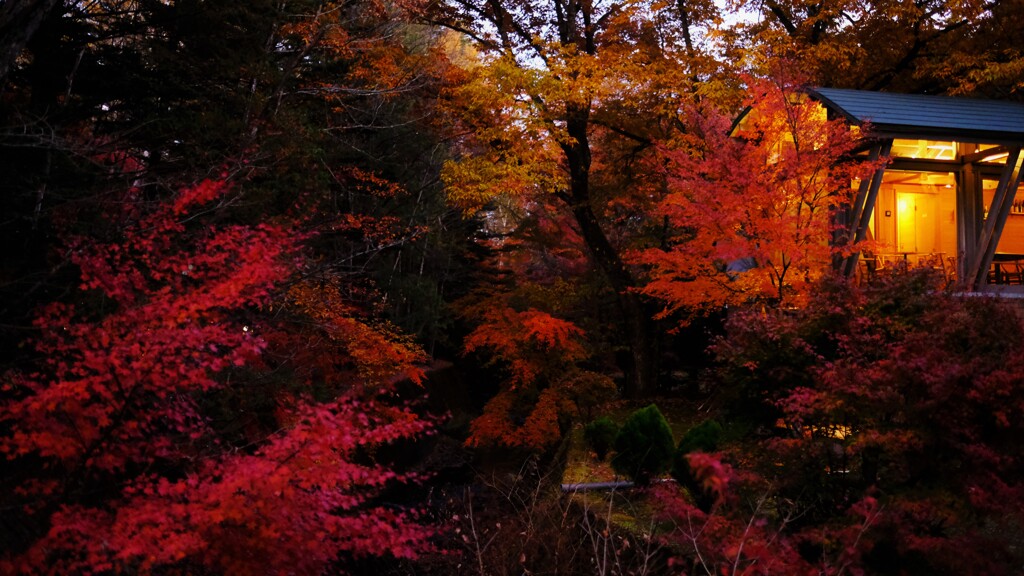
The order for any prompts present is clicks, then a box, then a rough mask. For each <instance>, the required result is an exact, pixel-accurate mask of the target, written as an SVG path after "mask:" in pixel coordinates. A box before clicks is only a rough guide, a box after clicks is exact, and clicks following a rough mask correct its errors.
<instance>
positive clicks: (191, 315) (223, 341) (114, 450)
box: [0, 181, 430, 574]
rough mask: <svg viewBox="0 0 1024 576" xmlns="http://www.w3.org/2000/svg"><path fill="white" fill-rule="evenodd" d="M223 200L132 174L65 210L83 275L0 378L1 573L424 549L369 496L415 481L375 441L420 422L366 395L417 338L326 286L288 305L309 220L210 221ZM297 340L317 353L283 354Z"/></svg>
mask: <svg viewBox="0 0 1024 576" xmlns="http://www.w3.org/2000/svg"><path fill="white" fill-rule="evenodd" d="M233 194H235V192H234V191H233V190H232V188H231V187H230V186H228V185H226V184H225V183H224V182H217V181H206V182H202V183H200V184H198V185H195V186H191V187H188V188H186V189H184V190H182V191H181V192H180V193H179V194H177V195H175V196H174V197H173V198H171V199H169V200H167V201H156V202H143V201H142V200H143V198H141V197H140V192H139V191H138V190H135V189H132V190H129V191H128V192H127V193H126V194H125V195H124V196H123V197H122V198H118V201H117V202H111V203H110V204H109V205H107V206H104V208H106V209H107V210H108V212H107V214H108V218H109V219H110V222H111V226H110V227H108V228H103V229H99V230H89V231H86V230H83V229H80V228H77V227H76V226H75V225H76V221H75V218H74V214H69V215H68V217H67V225H66V226H67V230H68V233H67V234H66V236H65V237H64V242H63V250H65V251H66V252H67V253H68V254H69V256H70V259H71V261H72V262H73V263H74V265H75V267H76V270H77V273H78V274H79V276H80V279H81V281H80V283H79V284H78V286H77V287H76V288H75V290H74V291H73V293H72V294H71V297H70V298H67V299H66V301H64V302H60V303H54V304H51V305H48V306H45V307H44V308H42V309H41V310H40V311H39V312H38V314H37V315H36V321H35V324H36V327H37V329H38V336H37V337H36V338H34V339H33V340H32V341H31V342H30V345H31V347H32V348H33V349H34V350H35V352H36V360H35V362H34V363H33V364H32V365H31V366H26V367H25V368H23V369H21V370H14V371H10V372H7V373H6V374H4V375H3V391H4V401H3V404H2V405H0V422H2V423H3V426H4V428H5V431H6V433H5V435H4V436H3V439H2V441H0V451H2V454H3V456H4V458H5V459H6V460H7V468H8V470H17V472H15V473H13V474H9V475H8V474H5V478H6V479H7V480H8V481H10V482H12V484H9V485H8V486H7V490H9V492H8V493H7V495H6V496H5V497H4V505H5V507H6V508H7V509H8V510H16V514H18V515H20V518H21V521H22V522H23V523H24V524H23V525H24V526H25V528H24V530H23V533H22V534H20V544H16V545H15V546H13V547H10V548H7V549H6V550H5V551H4V555H3V557H2V558H0V567H2V571H3V572H24V573H40V572H48V573H105V572H121V571H142V572H151V571H155V570H158V569H160V570H162V569H166V568H171V567H177V568H178V569H182V570H185V571H196V570H211V571H216V572H224V573H237V574H267V573H290V572H296V571H297V572H303V573H315V572H319V571H321V570H323V569H324V568H325V567H326V566H328V565H330V564H331V563H333V562H335V561H337V560H338V559H339V558H340V557H358V556H363V555H384V554H387V555H393V556H396V557H412V556H414V555H416V553H417V551H420V550H422V549H423V546H424V543H425V540H426V538H427V537H428V536H429V534H430V531H429V530H427V529H425V528H424V527H422V526H421V525H420V524H419V523H418V521H417V515H416V513H415V512H414V511H411V510H403V509H401V508H399V507H394V506H385V505H383V504H382V503H380V502H379V497H380V495H381V494H382V493H383V492H384V491H385V490H386V489H387V488H388V487H389V486H391V485H393V484H395V483H400V482H410V481H416V478H415V477H414V476H409V475H407V474H403V473H399V472H396V471H395V470H393V469H392V468H391V467H390V466H389V464H388V463H387V462H386V461H378V460H377V459H375V458H374V456H373V454H374V451H375V450H376V449H377V448H378V447H381V446H386V445H388V444H391V443H393V442H396V441H402V440H404V439H410V438H415V437H418V436H421V435H422V434H424V433H425V431H426V430H427V428H428V424H427V422H425V421H424V420H423V419H421V418H419V417H418V416H417V415H416V414H414V413H413V412H412V411H411V410H410V409H409V408H408V407H405V406H402V405H395V404H394V403H393V402H386V401H384V398H383V397H382V396H381V394H387V393H388V390H389V389H390V387H391V385H392V384H393V383H394V382H395V381H396V379H398V378H412V379H414V380H419V379H420V378H421V376H422V372H421V370H420V369H419V368H418V367H417V364H419V363H420V362H421V361H422V359H423V356H422V353H420V352H418V351H416V350H415V348H414V347H412V346H411V345H409V344H408V343H403V342H402V341H401V340H399V339H397V338H396V337H395V336H394V334H393V333H390V332H387V331H381V330H377V329H375V328H373V326H372V325H370V324H368V323H367V321H366V320H365V319H363V318H361V317H360V316H361V315H359V314H357V313H356V311H355V310H354V309H351V308H343V307H341V306H338V305H333V306H332V305H331V302H332V301H333V300H332V298H331V297H330V294H331V286H330V283H329V282H324V283H323V284H322V285H321V286H320V288H321V290H323V292H324V294H325V295H327V297H325V298H324V299H323V301H325V302H327V304H321V305H316V306H314V305H313V304H311V303H310V301H308V300H304V299H303V298H302V292H301V290H302V286H304V285H306V284H308V282H309V280H308V275H309V274H310V273H312V272H313V271H314V269H313V268H311V267H310V266H309V264H308V263H307V261H306V256H305V253H304V248H303V246H302V245H303V242H304V241H305V240H306V239H308V238H309V237H310V235H309V234H307V233H303V234H300V233H298V232H297V229H296V228H295V227H294V225H292V224H289V223H288V222H287V221H281V222H278V223H264V224H259V225H242V224H230V223H219V222H217V221H216V220H212V219H211V218H210V217H209V215H210V214H215V213H217V212H218V205H219V204H226V203H228V202H230V200H231V199H232V195H233ZM303 276H305V277H306V278H304V277H303ZM289 285H290V286H291V288H289ZM335 288H336V286H335ZM286 294H290V296H287V297H286V296H285V295H286ZM272 311H273V313H271V312H272ZM299 341H302V348H301V351H302V353H303V354H310V355H313V354H320V355H325V356H329V357H331V358H332V359H333V360H332V363H333V366H332V367H331V368H332V369H331V370H327V369H323V368H326V367H325V366H323V365H321V366H320V368H322V369H321V370H317V369H315V368H316V366H311V365H305V364H302V363H299V364H292V363H290V359H289V355H290V354H291V353H292V351H293V350H296V349H300V348H291V347H290V346H294V345H296V344H298V343H299ZM225 406H231V409H228V410H225ZM261 406H262V408H261ZM246 408H250V409H253V410H254V412H255V413H251V414H246V413H245V409H246Z"/></svg>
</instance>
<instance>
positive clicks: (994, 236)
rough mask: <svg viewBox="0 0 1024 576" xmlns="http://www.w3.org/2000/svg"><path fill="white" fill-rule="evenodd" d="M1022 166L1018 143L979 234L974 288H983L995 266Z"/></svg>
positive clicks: (973, 269)
mask: <svg viewBox="0 0 1024 576" xmlns="http://www.w3.org/2000/svg"><path fill="white" fill-rule="evenodd" d="M1020 168H1021V156H1020V146H1015V147H1013V148H1011V149H1010V151H1009V157H1008V158H1007V159H1006V164H1005V165H1004V166H1003V172H1002V174H1001V175H1000V176H999V185H998V186H997V187H996V191H995V194H993V196H992V203H991V204H990V205H989V207H988V216H986V217H985V223H984V225H983V226H982V229H981V234H980V235H979V236H978V242H977V249H976V251H975V253H974V258H972V260H971V265H970V267H969V268H968V269H967V270H968V271H967V279H968V282H969V283H970V284H969V286H970V287H972V288H980V287H982V286H984V285H985V283H986V282H987V280H988V269H989V266H991V265H992V256H993V255H994V254H995V252H996V245H997V244H998V243H999V236H1000V235H1001V234H1002V232H1003V226H1004V225H1005V224H1006V218H1007V216H1009V215H1010V207H1011V206H1012V204H1013V196H1014V194H1015V193H1016V192H1017V187H1018V186H1019V185H1020ZM1011 185H1012V186H1011ZM1011 190H1012V192H1011Z"/></svg>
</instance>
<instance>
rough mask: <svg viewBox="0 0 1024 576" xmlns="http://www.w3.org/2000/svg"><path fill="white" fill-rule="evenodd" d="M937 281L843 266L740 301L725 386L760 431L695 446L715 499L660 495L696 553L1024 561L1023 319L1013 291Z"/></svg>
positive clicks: (736, 410)
mask: <svg viewBox="0 0 1024 576" xmlns="http://www.w3.org/2000/svg"><path fill="white" fill-rule="evenodd" d="M940 284H941V279H937V278H933V277H931V276H930V275H929V274H928V273H927V272H925V271H922V272H914V273H905V274H898V275H896V276H894V277H892V278H889V279H886V280H885V281H884V282H879V283H876V284H872V285H870V286H866V287H856V286H851V285H850V284H848V283H847V282H845V281H842V280H838V281H833V282H829V283H825V284H823V285H820V286H819V287H818V288H817V295H816V296H814V297H813V298H811V300H810V301H809V303H808V306H806V307H805V308H803V309H801V310H800V311H797V312H786V313H772V314H762V313H753V312H751V313H745V314H741V315H737V316H736V317H734V319H733V320H732V322H730V335H729V337H728V338H727V339H726V340H724V341H723V342H722V343H721V344H720V345H719V347H718V353H719V357H720V358H721V359H722V361H723V366H722V372H721V374H722V376H723V383H724V384H725V385H726V386H727V387H729V388H731V391H727V392H725V393H726V394H727V395H729V398H732V399H733V402H734V403H732V404H730V407H731V412H730V413H731V415H732V417H736V418H740V419H748V418H751V417H757V418H759V420H755V421H753V422H750V421H749V420H748V423H749V424H750V425H752V427H756V428H755V429H759V430H761V435H762V439H760V440H755V439H754V438H750V439H749V444H748V445H747V446H746V447H745V448H744V449H740V450H737V451H735V452H732V453H731V454H730V453H726V454H724V455H723V454H711V455H708V454H704V453H700V452H696V453H693V454H691V455H690V456H689V457H688V460H689V462H688V463H689V465H690V468H691V473H692V475H693V476H694V477H695V478H696V479H698V481H699V482H698V483H699V484H702V485H703V489H704V490H708V491H709V492H710V493H712V494H715V495H716V497H715V500H716V502H717V503H716V504H715V506H714V507H713V508H711V509H710V511H708V509H707V508H705V509H704V510H701V509H699V508H697V507H696V506H694V505H693V504H690V503H689V501H688V500H680V501H676V503H675V504H669V505H668V506H666V507H665V511H666V514H668V516H669V517H670V518H672V519H673V520H672V521H673V522H674V524H675V525H676V526H677V530H678V532H677V533H676V536H675V537H673V538H678V539H674V540H673V542H677V543H678V542H683V543H685V544H684V547H685V548H686V549H687V550H689V554H688V555H686V556H685V558H686V559H687V560H686V561H688V562H689V561H692V562H698V563H699V562H705V563H709V564H708V565H709V566H710V565H711V564H710V562H714V563H715V565H719V564H721V565H730V566H738V567H739V568H740V569H741V570H747V571H748V572H745V573H755V574H771V573H786V574H800V573H816V574H821V573H824V574H841V573H858V572H859V573H872V574H876V573H881V574H886V573H891V572H890V571H891V570H892V567H893V566H901V567H903V569H905V570H908V571H910V572H912V573H946V572H954V573H958V572H959V573H962V572H978V573H985V574H1012V573H1015V572H1016V571H1017V570H1016V568H1015V567H1019V562H1020V555H1019V552H1018V551H1017V549H1016V543H1015V541H1014V537H1013V536H1011V534H1013V533H1014V532H1013V530H1012V528H1010V527H1011V526H1016V525H1018V523H1019V522H1020V521H1021V518H1020V515H1019V511H1020V510H1022V509H1024V508H1022V504H1024V502H1022V499H1021V498H1022V496H1024V486H1022V484H1021V477H1022V476H1021V474H1022V471H1024V453H1022V452H1021V450H1020V446H1019V445H1018V444H1017V443H1016V441H1015V440H1013V439H1015V438H1019V437H1020V435H1021V434H1022V432H1024V431H1022V430H1020V422H1021V416H1024V405H1022V403H1021V400H1020V395H1019V393H1018V391H1019V389H1020V386H1021V378H1022V374H1024V367H1022V366H1019V362H1020V360H1019V359H1018V358H1019V354H1017V353H1016V351H1017V350H1019V347H1020V346H1021V345H1022V344H1024V342H1022V338H1024V326H1022V323H1021V320H1020V316H1019V315H1018V313H1017V312H1015V311H1013V310H1011V309H1008V308H1007V306H1006V304H1005V303H1002V302H999V301H996V300H991V299H984V298H971V297H964V296H960V295H953V294H948V293H944V292H942V291H941V290H939V289H938V286H939V285H940ZM795 374H802V375H803V377H800V378H794V377H792V376H793V375H795ZM738 393H741V394H742V395H737V396H732V394H738ZM755 402H762V403H765V404H767V405H768V408H770V409H771V410H766V411H762V412H758V411H756V410H751V406H752V404H753V403H755ZM768 431H774V432H773V433H771V434H766V433H767V432H768ZM730 460H731V461H733V462H736V461H737V460H740V461H743V462H744V464H745V469H744V470H740V469H738V468H737V467H736V465H735V464H730V463H729V462H730ZM664 501H665V502H671V501H670V500H668V499H667V497H666V499H664ZM772 566H774V568H770V567H772Z"/></svg>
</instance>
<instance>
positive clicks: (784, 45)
mask: <svg viewBox="0 0 1024 576" xmlns="http://www.w3.org/2000/svg"><path fill="white" fill-rule="evenodd" d="M739 7H740V9H743V10H746V11H749V12H753V13H758V14H760V15H761V19H760V21H758V22H755V23H753V24H750V25H746V26H745V33H744V34H742V35H741V36H740V38H742V40H741V42H744V43H748V45H749V46H748V47H749V48H753V49H754V52H755V53H760V54H761V55H762V56H764V55H767V56H769V57H778V56H783V57H787V58H794V59H797V60H798V61H799V62H800V63H801V66H802V68H803V70H804V71H805V72H806V73H808V74H809V75H810V76H811V79H812V81H813V82H815V83H818V84H820V85H824V86H833V87H842V88H860V89H867V90H886V91H896V92H924V93H945V92H951V91H953V92H961V93H963V92H967V93H979V92H980V93H981V94H983V95H987V96H989V97H1005V96H1006V95H1008V94H1009V93H1010V92H1013V91H1018V90H1019V88H1020V87H1019V83H1018V81H1017V80H1016V79H1015V77H1014V76H1013V73H1012V72H1011V70H1013V69H1015V68H1017V69H1019V66H1020V51H1019V49H1018V48H1017V47H1016V46H1017V41H1019V39H1020V31H1019V29H1018V28H1019V27H1013V26H1010V27H1007V26H1006V22H1008V21H1009V20H1013V19H1015V18H1016V15H1018V14H1020V12H1021V3H1020V2H1019V1H1017V0H1011V1H1010V2H987V1H983V0H923V1H917V2H907V1H903V0H817V1H812V2H805V1H799V0H797V1H793V0H769V1H761V0H756V1H753V0H751V1H745V2H741V3H739ZM1011 15H1012V16H1011Z"/></svg>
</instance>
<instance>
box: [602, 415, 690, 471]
mask: <svg viewBox="0 0 1024 576" xmlns="http://www.w3.org/2000/svg"><path fill="white" fill-rule="evenodd" d="M674 451H675V442H674V441H673V440H672V430H671V429H670V428H669V427H668V422H666V421H665V416H663V415H662V414H661V411H660V410H658V407H657V406H655V405H654V404H651V405H650V406H647V407H646V408H641V409H639V410H637V411H636V412H634V413H633V414H631V415H630V417H629V418H628V419H627V420H626V422H625V424H623V425H622V429H621V430H619V433H618V435H617V436H616V437H615V457H613V458H612V468H613V469H615V471H616V472H618V473H619V474H622V475H624V476H628V477H630V478H632V479H633V481H634V482H636V483H637V484H647V483H649V482H650V481H651V478H652V477H653V476H655V475H657V474H661V473H662V472H664V471H666V470H668V467H669V465H671V463H672V454H673V452H674Z"/></svg>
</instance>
